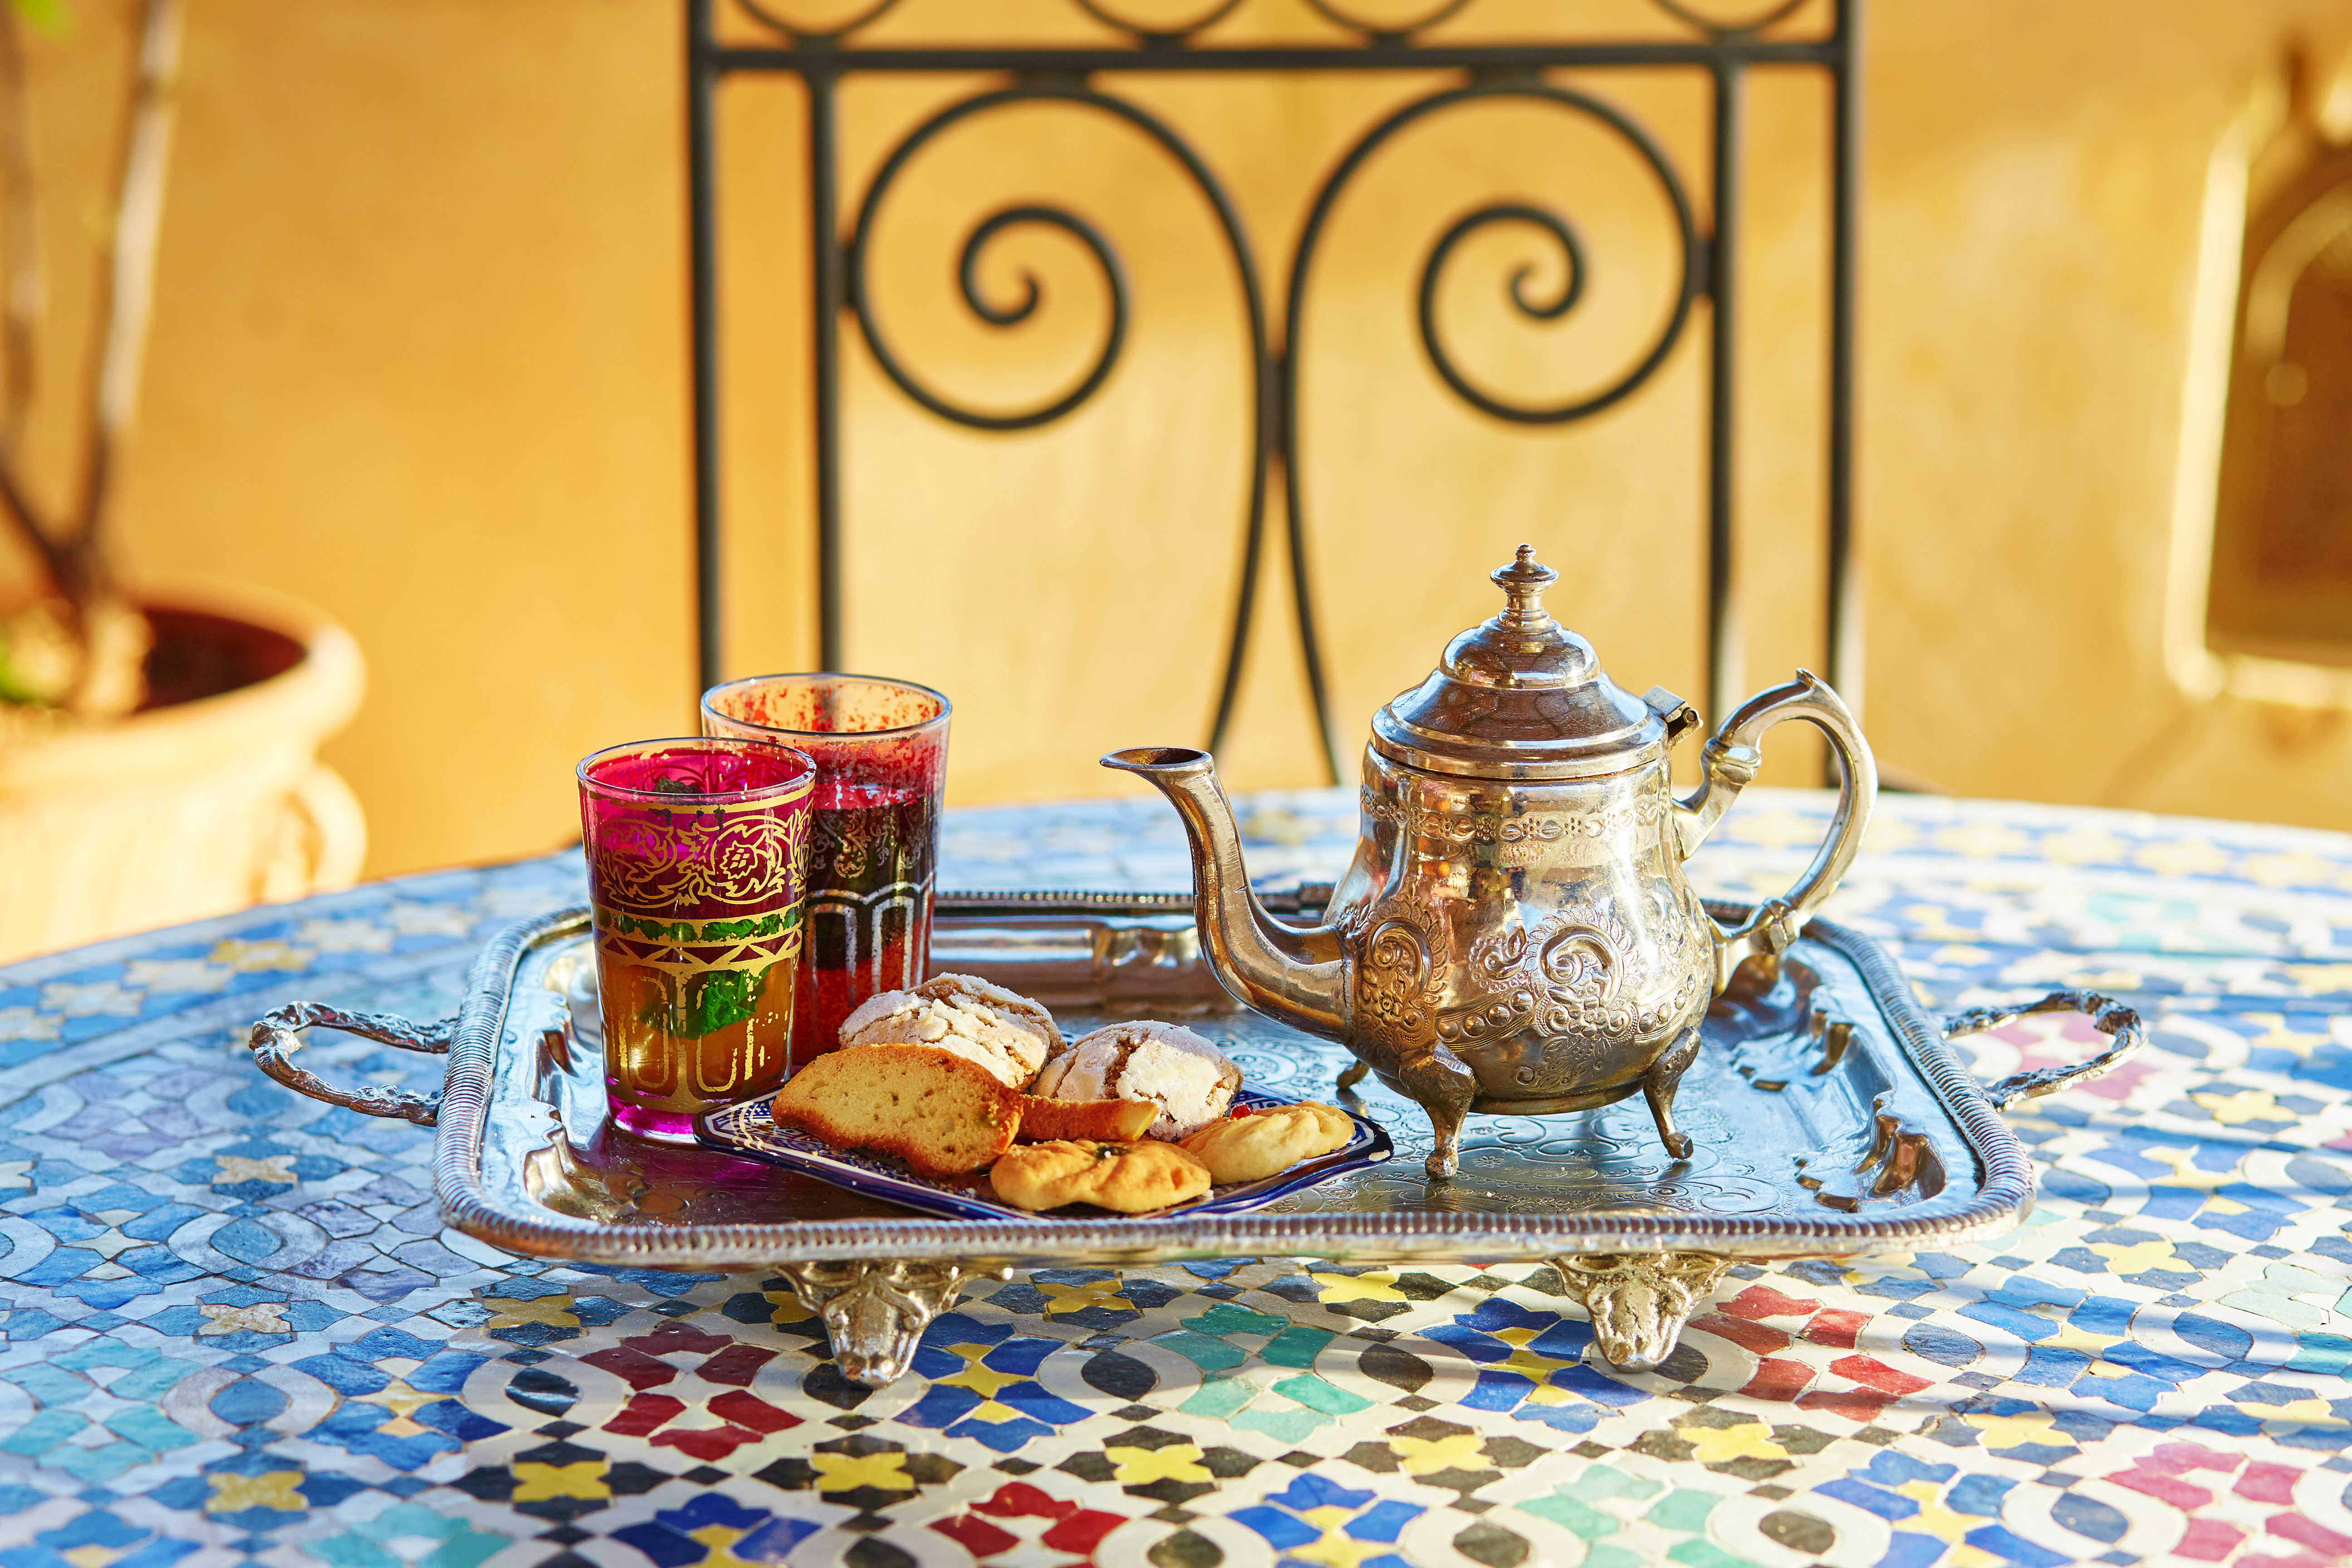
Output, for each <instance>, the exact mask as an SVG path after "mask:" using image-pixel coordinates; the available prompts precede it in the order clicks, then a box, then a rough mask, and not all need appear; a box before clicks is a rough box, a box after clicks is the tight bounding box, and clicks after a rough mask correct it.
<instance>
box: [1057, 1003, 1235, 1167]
mask: <svg viewBox="0 0 2352 1568" xmlns="http://www.w3.org/2000/svg"><path fill="white" fill-rule="evenodd" d="M1241 1086H1242V1069H1241V1068H1237V1067H1235V1066H1234V1064H1233V1063H1232V1062H1231V1061H1229V1060H1228V1059H1226V1057H1225V1053H1224V1052H1223V1051H1221V1050H1219V1049H1217V1047H1214V1046H1213V1045H1211V1044H1210V1043H1209V1042H1208V1041H1206V1040H1204V1039H1202V1037H1200V1036H1198V1035H1196V1034H1194V1033H1193V1032H1192V1030H1190V1029H1187V1028H1184V1027H1182V1026H1180V1025H1176V1024H1156V1023H1151V1022H1149V1021H1147V1020H1138V1021H1137V1022H1135V1023H1131V1024H1110V1025H1107V1026H1104V1027H1102V1028H1099V1029H1097V1030H1096V1031H1095V1032H1094V1033H1093V1034H1091V1035H1087V1036H1085V1037H1082V1038H1080V1039H1077V1040H1076V1041H1074V1042H1072V1043H1071V1044H1069V1045H1067V1046H1066V1047H1063V1048H1062V1049H1060V1050H1058V1051H1055V1053H1054V1054H1053V1055H1052V1056H1051V1057H1048V1058H1046V1060H1045V1068H1043V1069H1042V1070H1041V1071H1039V1073H1038V1074H1037V1081H1036V1082H1035V1083H1033V1084H1031V1085H1030V1086H1029V1092H1030V1093H1032V1094H1034V1095H1040V1096H1045V1097H1048V1098H1051V1099H1055V1100H1150V1101H1151V1102H1152V1103H1153V1104H1154V1105H1157V1106H1158V1107H1159V1108H1160V1114H1159V1116H1158V1117H1156V1118H1155V1119H1154V1120H1153V1121H1152V1123H1151V1136H1152V1137H1154V1138H1166V1139H1171V1140H1173V1139H1178V1138H1181V1137H1183V1136H1184V1135H1185V1134H1186V1133H1188V1132H1190V1131H1192V1130H1193V1129H1194V1128H1196V1127H1199V1126H1201V1125H1202V1124H1203V1123H1204V1122H1209V1121H1215V1120H1216V1119H1217V1118H1218V1117H1220V1116H1223V1114H1224V1113H1225V1108H1226V1107H1227V1106H1229V1105H1231V1104H1232V1103H1233V1099H1234V1090H1235V1089H1239V1088H1241Z"/></svg>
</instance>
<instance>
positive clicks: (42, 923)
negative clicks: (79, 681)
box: [0, 584, 367, 963]
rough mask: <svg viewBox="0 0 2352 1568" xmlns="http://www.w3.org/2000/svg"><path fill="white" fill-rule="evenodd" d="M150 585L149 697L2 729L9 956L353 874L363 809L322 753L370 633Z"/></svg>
mask: <svg viewBox="0 0 2352 1568" xmlns="http://www.w3.org/2000/svg"><path fill="white" fill-rule="evenodd" d="M146 599H147V609H148V613H149V615H150V616H151V618H152V620H153V622H154V625H155V634H156V636H155V647H154V648H153V650H152V652H151V653H150V654H149V655H148V659H147V675H148V687H149V693H150V695H149V700H148V706H147V707H146V708H145V709H143V710H141V711H140V712H138V713H135V714H133V715H131V717H130V718H129V719H126V720H124V721H122V722H121V723H119V724H112V725H109V726H106V727H105V728H103V729H93V730H89V731H80V732H77V733H72V734H66V735H60V736H57V737H54V738H49V739H45V740H40V741H36V742H27V743H21V744H11V745H5V746H0V963H5V962H7V961H8V960H10V959H15V958H22V957H25V956H26V955H27V954H30V953H35V952H48V951H51V950H53V949H57V948H62V947H70V946H73V945H74V944H76V943H78V942H89V941H93V940H95V939H97V938H100V937H106V936H115V935H119V934H121V933H122V932H125V931H142V930H146V929H148V928H151V927H154V926H161V925H170V924H173V923H174V922H176V921H186V920H194V919H198V918H200V917H202V916H205V915H214V914H219V913H222V912H224V911H226V910H235V909H241V908H243V907H245V906H246V905H247V904H251V903H254V902H256V901H257V900H275V899H291V898H299V897H301V896H302V895H304V894H306V893H311V892H317V891H321V890H324V889H332V888H340V887H347V886H349V885H350V884H351V883H352V881H353V880H354V879H356V878H357V877H358V875H359V868H360V861H361V859H362V857H363V856H364V855H365V854H366V852H367V826H366V821H365V819H364V818H363V817H362V816H361V814H360V805H359V802H358V800H357V799H355V798H354V797H353V796H352V792H351V787H350V786H349V785H348V784H344V783H343V781H342V780H341V778H340V777H338V776H337V775H336V774H335V773H333V772H332V771H331V770H330V769H328V768H327V767H325V766H324V765H323V764H321V763H320V762H319V760H318V750H319V745H320V742H323V741H324V740H325V739H326V738H327V737H328V736H330V735H331V734H333V733H334V732H335V731H337V730H339V729H341V728H342V726H343V724H344V722H345V721H347V720H349V719H350V718H351V716H352V711H353V710H355V709H356V708H357V707H358V706H359V700H360V693H361V690H362V688H363V687H364V686H365V684H366V674H365V669H364V667H363V666H362V663H361V659H360V651H359V645H358V644H356V643H355V642H353V641H352V637H351V635H350V634H349V633H347V632H345V631H344V630H343V629H342V628H341V626H336V625H334V624H333V623H332V622H331V621H329V620H327V619H326V618H325V617H324V616H320V615H319V614H318V613H317V612H316V611H313V610H310V609H308V608H306V607H304V606H302V605H298V604H294V603H291V602H289V601H287V600H284V599H280V598H278V597H277V596H275V595H266V594H264V593H262V592H261V591H259V590H257V589H253V588H247V587H244V586H230V585H227V584H172V585H169V586H167V587H164V588H162V589H159V590H158V591H156V592H154V593H152V594H150V595H146Z"/></svg>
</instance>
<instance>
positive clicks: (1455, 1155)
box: [1384, 1049, 1478, 1180]
mask: <svg viewBox="0 0 2352 1568" xmlns="http://www.w3.org/2000/svg"><path fill="white" fill-rule="evenodd" d="M1384 1076H1385V1075H1384ZM1391 1081H1393V1082H1394V1083H1395V1084H1396V1086H1397V1087H1398V1088H1400V1089H1403V1090H1404V1092H1405V1093H1406V1094H1407V1095H1408V1096H1410V1097H1411V1098H1412V1101H1413V1103H1414V1104H1416V1105H1418V1106H1420V1107H1421V1108H1422V1110H1425V1111H1427V1112H1428V1113H1429V1126H1430V1131H1433V1132H1434V1133H1435V1134H1436V1135H1437V1142H1436V1145H1435V1146H1434V1147H1433V1148H1432V1149H1431V1150H1430V1152H1429V1159H1428V1161H1427V1162H1426V1165H1427V1169H1428V1171H1429V1173H1430V1175H1431V1177H1432V1178H1433V1179H1439V1180H1442V1179H1444V1178H1445V1177H1447V1176H1451V1175H1453V1174H1454V1172H1456V1171H1458V1170H1460V1169H1461V1168H1462V1121H1463V1119H1464V1118H1465V1117H1466V1116H1468V1115H1469V1114H1470V1106H1471V1102H1472V1101H1474V1100H1476V1099H1477V1098H1478V1080H1477V1079H1476V1078H1475V1077H1474V1076H1472V1074H1471V1071H1470V1069H1469V1068H1466V1067H1464V1066H1463V1065H1462V1063H1461V1062H1460V1061H1459V1060H1457V1059H1455V1058H1454V1055H1453V1053H1452V1052H1450V1051H1445V1050H1443V1049H1441V1050H1439V1051H1438V1052H1436V1053H1434V1054H1432V1055H1429V1056H1424V1057H1420V1058H1415V1059H1412V1060H1410V1061H1406V1062H1403V1063H1401V1064H1400V1065H1399V1066H1398V1068H1397V1073H1396V1077H1395V1079H1393V1080H1391Z"/></svg>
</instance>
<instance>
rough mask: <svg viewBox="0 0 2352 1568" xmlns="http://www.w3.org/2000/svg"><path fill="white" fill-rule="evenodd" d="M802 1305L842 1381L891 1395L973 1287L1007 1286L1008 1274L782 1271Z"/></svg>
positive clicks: (882, 1266) (944, 1268)
mask: <svg viewBox="0 0 2352 1568" xmlns="http://www.w3.org/2000/svg"><path fill="white" fill-rule="evenodd" d="M776 1271H777V1272H778V1273H780V1274H782V1276H783V1277H784V1278H785V1279H788V1280H790V1281H792V1287H793V1294H794V1295H795V1296H798V1297H799V1298H800V1299H801V1304H802V1305H803V1306H805V1307H806V1308H808V1310H811V1311H813V1312H814V1313H816V1314H817V1316H819V1317H821V1318H823V1319H824V1330H825V1333H826V1334H827V1335H828V1336H829V1337H830V1338H831V1339H832V1341H833V1355H834V1359H835V1361H837V1362H839V1363H841V1372H842V1375H843V1376H845V1377H846V1378H848V1379H849V1380H850V1381H851V1382H852V1383H860V1384H865V1385H866V1387H868V1388H887V1387H888V1386H889V1385H890V1384H894V1383H896V1382H898V1380H899V1379H900V1378H902V1377H904V1376H906V1375H907V1369H908V1367H910V1366H912V1365H913V1364H914V1361H915V1346H916V1344H917V1343H918V1342H919V1341H920V1340H921V1339H922V1337H923V1331H924V1330H925V1329H927V1328H929V1327H930V1326H931V1320H932V1319H933V1318H936V1317H938V1316H939V1315H940V1313H941V1312H942V1311H945V1310H947V1308H948V1307H949V1306H950V1304H951V1303H952V1302H953V1301H954V1300H955V1299H956V1294H957V1292H958V1291H960V1290H961V1289H963V1282H964V1281H965V1280H967V1279H1003V1278H1004V1276H1005V1274H1006V1273H1007V1272H1008V1271H1007V1270H1005V1269H1003V1268H989V1267H986V1266H975V1265H972V1264H968V1263H780V1264H778V1265H776Z"/></svg>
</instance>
